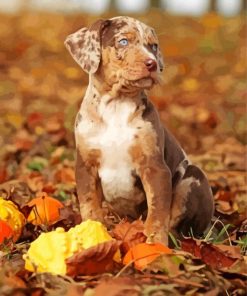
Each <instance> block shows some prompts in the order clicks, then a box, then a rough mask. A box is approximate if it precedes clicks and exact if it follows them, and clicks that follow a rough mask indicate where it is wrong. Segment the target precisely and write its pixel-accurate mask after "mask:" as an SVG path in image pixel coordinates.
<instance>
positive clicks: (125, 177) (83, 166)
mask: <svg viewBox="0 0 247 296" xmlns="http://www.w3.org/2000/svg"><path fill="white" fill-rule="evenodd" d="M65 45H66V47H67V49H68V50H69V52H70V53H71V55H72V57H73V58H74V59H75V61H76V62H77V63H78V64H79V65H80V66H81V67H82V69H83V70H84V71H86V72H87V73H88V74H89V85H88V87H87V91H86V94H85V97H84V99H83V102H82V104H81V107H80V110H79V112H78V114H77V117H76V123H75V138H76V150H77V159H76V182H77V192H78V198H79V202H80V211H81V215H82V218H83V220H85V219H89V218H91V219H96V220H100V221H104V215H103V211H102V200H105V201H107V203H108V204H109V205H110V206H111V208H113V209H114V211H115V212H116V213H118V215H120V216H121V217H124V216H129V217H132V218H137V217H139V216H140V215H141V214H143V213H144V209H145V208H146V220H145V233H146V235H147V236H150V235H152V236H154V238H155V240H156V241H160V242H163V243H165V244H167V243H168V234H169V231H171V232H173V233H175V234H188V232H189V231H190V229H191V230H192V232H193V234H194V235H201V234H202V233H203V231H204V230H205V229H206V228H207V227H208V225H209V223H210V220H211V217H212V214H213V209H214V206H213V197H212V192H211V189H210V186H209V184H208V181H207V178H206V177H205V175H204V173H203V172H202V171H201V170H200V169H199V168H198V167H197V166H195V165H193V164H191V162H190V161H189V159H188V157H187V156H186V154H185V152H184V151H183V150H182V149H181V147H180V145H179V144H178V142H177V141H176V140H175V138H174V137H173V136H172V135H171V133H170V132H169V131H168V130H167V129H166V128H165V127H164V126H163V125H162V124H161V121H160V118H159V115H158V112H157V110H156V109H155V107H154V106H153V104H152V103H151V102H150V101H149V99H148V98H147V95H146V93H145V90H147V89H150V88H152V86H153V85H154V84H155V83H157V82H158V78H159V74H160V73H161V72H162V70H163V60H162V55H161V51H160V48H159V42H158V39H157V36H156V34H155V31H154V29H152V28H151V27H149V26H147V25H145V24H144V23H142V22H140V21H138V20H136V19H133V18H130V17H126V16H123V17H122V16H120V17H115V18H112V19H108V20H99V21H97V22H95V23H94V24H92V25H91V27H89V28H82V29H80V30H79V31H77V32H75V33H73V34H71V35H69V36H68V37H67V39H66V41H65Z"/></svg>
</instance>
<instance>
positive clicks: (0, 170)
mask: <svg viewBox="0 0 247 296" xmlns="http://www.w3.org/2000/svg"><path fill="white" fill-rule="evenodd" d="M104 17H109V15H107V14H106V15H105V16H104ZM137 17H138V18H139V19H140V20H142V21H144V22H145V23H147V24H150V25H151V26H153V27H154V28H155V29H156V31H157V33H158V37H159V40H160V44H161V48H162V51H163V53H164V56H165V64H166V67H165V71H164V75H163V80H164V82H163V84H162V85H160V86H156V87H155V88H154V89H153V90H152V91H150V92H149V96H150V98H151V99H152V100H153V102H154V103H155V105H156V106H157V108H158V110H159V113H160V116H161V119H162V121H163V122H164V124H165V125H166V126H167V127H168V128H169V129H170V130H171V131H172V132H173V133H174V134H175V136H176V137H177V139H178V140H179V142H180V143H181V145H182V146H183V148H184V150H185V151H186V152H187V153H188V154H189V157H190V159H191V160H192V161H193V162H194V163H196V164H198V165H199V166H200V167H201V168H202V169H203V170H204V171H205V172H206V174H207V176H208V178H209V181H210V185H211V186H212V190H213V193H214V198H215V204H216V209H215V215H214V220H213V222H212V223H213V224H212V228H211V229H210V231H208V232H207V233H206V234H205V236H204V237H203V238H201V239H200V240H196V239H194V238H193V236H192V237H191V238H185V239H184V241H182V242H181V241H178V240H175V241H174V243H175V245H174V254H173V255H172V256H171V255H166V256H165V255H163V256H160V258H159V259H158V260H156V261H155V262H156V263H155V264H154V263H153V264H149V265H148V266H147V267H146V269H144V270H142V271H138V270H136V269H135V268H134V267H133V266H129V267H128V268H126V269H123V266H122V265H121V264H116V266H114V269H113V270H111V272H109V271H108V272H105V273H101V274H93V275H92V274H84V273H83V272H81V274H80V273H79V274H78V273H74V274H72V275H66V276H58V275H52V274H50V273H36V272H29V271H27V270H25V268H24V260H23V259H22V255H23V254H25V253H26V252H27V250H28V248H29V245H30V243H31V242H32V241H33V240H35V239H36V238H37V237H38V236H39V234H40V233H41V232H44V231H50V230H53V229H55V228H56V227H57V226H62V227H64V228H65V229H66V230H67V229H68V228H70V227H72V226H74V225H75V224H77V223H78V221H79V219H80V218H79V212H78V205H77V202H76V190H75V180H74V153H75V144H74V136H73V124H74V118H75V115H76V112H77V110H78V108H79V105H80V102H81V100H82V97H83V94H84V92H85V89H86V86H87V76H86V75H85V74H84V73H83V72H82V70H81V69H80V68H79V67H78V66H77V65H76V64H75V62H74V61H73V60H72V58H71V56H70V55H69V53H68V52H67V51H66V49H65V47H64V44H63V42H64V39H65V37H66V36H67V35H68V34H70V33H72V32H74V31H76V30H77V29H79V28H81V27H83V26H87V25H88V24H90V23H92V22H93V21H94V20H96V17H92V16H87V15H81V14H80V15H68V16H65V15H59V14H47V13H22V14H20V15H17V16H6V15H1V21H0V22H1V25H0V39H1V42H0V68H1V71H0V106H1V107H0V135H1V136H0V147H1V148H0V196H2V197H4V198H7V199H10V200H12V201H14V202H15V203H16V204H17V205H18V206H19V209H20V211H23V213H24V214H25V215H26V212H25V211H24V209H26V208H25V207H24V206H25V205H26V204H27V203H28V202H29V201H30V200H31V199H32V198H34V197H37V196H40V195H41V194H43V193H44V192H46V193H47V194H48V195H50V196H52V197H55V198H56V199H58V200H60V201H62V202H63V204H64V205H66V208H67V209H69V211H67V212H66V211H65V212H64V213H63V215H61V217H60V219H59V221H58V222H57V223H55V224H54V225H50V226H49V227H48V226H47V225H46V227H44V225H43V226H42V225H41V226H36V227H34V226H33V225H31V224H30V223H27V224H26V225H25V226H24V229H23V232H22V235H21V237H20V238H19V240H18V241H17V242H15V243H8V244H5V245H2V247H0V294H1V295H18V296H19V295H32V296H37V295H68V296H69V295H70V296H77V295H87V296H88V295H99V296H101V295H104V294H105V295H108V296H109V295H110V296H114V295H115V296H116V295H153V296H160V295H210V296H212V295H246V294H245V293H246V276H247V270H246V256H245V255H246V248H247V236H246V231H247V220H246V219H247V215H246V213H247V212H246V211H247V203H246V189H247V184H246V156H245V152H246V102H245V99H246V94H247V88H246V77H247V59H246V36H247V30H246V29H247V26H246V19H244V17H242V16H239V17H234V18H228V19H225V18H222V17H221V16H218V15H216V14H207V15H205V16H203V17H201V18H197V19H196V18H188V17H174V16H169V15H166V14H163V13H161V12H158V11H152V12H150V13H148V14H147V15H143V16H141V17H140V16H137ZM126 223H127V222H125V221H119V220H118V219H117V218H116V217H115V219H113V222H112V228H113V231H112V235H113V237H115V238H116V239H117V240H118V241H119V243H120V244H122V245H123V242H124V245H125V248H122V247H120V248H121V251H122V253H124V252H126V250H127V249H128V248H129V246H132V245H133V244H136V243H138V242H140V241H143V239H144V238H143V236H144V235H143V233H142V230H140V229H142V226H141V222H140V223H139V222H138V223H137V224H138V225H137V226H136V225H135V224H134V226H133V225H132V226H131V224H128V223H127V224H126ZM126 225H127V226H128V225H129V227H130V228H131V227H132V228H131V235H127V233H128V231H129V229H127V228H128V227H127V228H126ZM117 227H120V229H121V231H120V230H119V229H118V230H116V229H117ZM121 227H122V228H121ZM114 229H115V232H114ZM126 229H127V230H126ZM120 232H121V233H122V232H124V233H125V234H124V235H123V234H121V235H120V234H119V233H120ZM126 232H127V233H126ZM126 246H127V247H126ZM109 260H110V259H109ZM111 260H112V258H111ZM77 264H78V265H80V264H82V262H77ZM92 264H96V263H95V262H93V263H92Z"/></svg>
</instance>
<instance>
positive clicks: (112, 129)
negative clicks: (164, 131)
mask: <svg viewBox="0 0 247 296" xmlns="http://www.w3.org/2000/svg"><path fill="white" fill-rule="evenodd" d="M135 110H136V105H135V104H134V103H133V102H131V101H130V102H128V101H127V102H126V101H124V102H123V101H120V100H117V101H112V102H110V103H109V104H106V103H105V100H102V102H101V104H100V105H99V108H98V113H99V115H100V116H101V117H102V119H103V122H104V123H103V124H101V125H99V124H98V125H96V124H94V123H91V122H89V120H87V119H85V120H84V119H82V121H81V122H80V124H79V125H78V127H77V141H78V143H77V144H79V142H80V137H81V136H82V137H83V141H84V142H85V141H86V144H87V145H88V146H89V148H92V149H100V151H101V156H102V157H101V163H100V167H99V177H100V179H101V184H102V189H103V193H104V196H105V199H106V200H107V201H108V202H113V201H114V200H116V199H119V198H121V199H128V200H130V199H132V200H133V194H134V181H135V178H134V177H133V176H132V171H133V170H134V167H133V162H132V159H131V156H130V155H129V152H128V151H129V148H130V146H131V145H133V139H134V136H135V134H136V133H137V126H143V125H144V124H145V122H144V121H143V120H142V118H141V117H140V118H138V119H135V121H134V122H131V123H129V118H130V116H131V115H132V114H133V113H134V112H135ZM136 202H138V201H136Z"/></svg>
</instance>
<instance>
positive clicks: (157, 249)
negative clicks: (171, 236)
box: [123, 243, 172, 270]
mask: <svg viewBox="0 0 247 296" xmlns="http://www.w3.org/2000/svg"><path fill="white" fill-rule="evenodd" d="M161 254H172V250H171V249H169V248H168V247H166V246H165V245H162V244H160V243H141V244H137V245H135V246H133V247H132V248H130V249H129V251H128V252H127V254H126V255H125V256H124V259H123V264H124V265H127V264H129V263H130V262H134V266H135V268H136V269H139V270H142V269H144V268H145V267H146V266H147V265H148V264H149V263H151V262H152V261H154V260H155V259H156V258H157V257H158V256H159V255H161Z"/></svg>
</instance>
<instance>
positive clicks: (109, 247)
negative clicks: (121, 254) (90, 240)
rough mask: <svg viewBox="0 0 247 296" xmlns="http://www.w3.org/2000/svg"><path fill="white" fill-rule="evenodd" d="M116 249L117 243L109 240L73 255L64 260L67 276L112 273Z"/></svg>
mask: <svg viewBox="0 0 247 296" xmlns="http://www.w3.org/2000/svg"><path fill="white" fill-rule="evenodd" d="M118 247H119V242H117V241H115V240H111V241H107V242H104V243H101V244H98V245H96V246H94V247H91V248H88V249H86V250H83V251H81V252H79V253H76V254H74V255H73V256H71V257H70V258H68V259H67V260H66V264H67V274H68V275H70V276H78V275H83V274H86V275H91V274H97V273H103V272H110V271H112V270H113V269H114V267H115V263H114V261H113V256H114V255H115V253H116V251H117V249H118Z"/></svg>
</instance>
